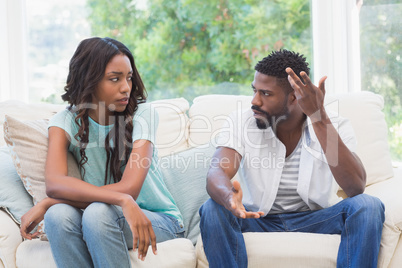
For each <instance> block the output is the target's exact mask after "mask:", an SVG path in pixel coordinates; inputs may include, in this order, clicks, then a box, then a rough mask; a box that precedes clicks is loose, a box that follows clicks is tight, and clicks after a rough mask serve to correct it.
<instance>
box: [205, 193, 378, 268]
mask: <svg viewBox="0 0 402 268" xmlns="http://www.w3.org/2000/svg"><path fill="white" fill-rule="evenodd" d="M200 216H201V222H200V229H201V236H202V240H203V244H204V251H205V254H206V256H207V259H208V262H209V267H211V268H215V267H219V268H222V267H230V268H234V267H247V253H246V246H245V243H244V239H243V235H242V233H244V232H304V233H319V234H340V235H341V243H340V245H339V251H338V258H337V267H342V268H344V267H353V268H357V267H359V268H360V267H364V268H368V267H377V259H378V252H379V249H380V241H381V233H382V227H383V222H384V205H383V204H382V203H381V201H380V200H379V199H378V198H376V197H372V196H369V195H365V194H361V195H357V196H354V197H351V198H346V199H344V200H342V201H341V202H339V203H337V204H336V205H334V206H332V207H329V208H325V209H321V210H315V211H307V212H295V213H286V214H276V215H267V216H266V217H263V218H259V219H239V218H237V217H235V216H234V215H233V214H232V213H231V212H230V211H229V210H227V209H226V208H224V207H223V206H221V205H219V204H218V203H216V202H215V201H213V200H212V199H209V200H208V201H206V202H205V203H204V205H202V207H201V208H200Z"/></svg>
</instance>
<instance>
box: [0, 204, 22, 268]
mask: <svg viewBox="0 0 402 268" xmlns="http://www.w3.org/2000/svg"><path fill="white" fill-rule="evenodd" d="M21 243H22V237H21V235H20V230H19V228H18V225H17V224H16V223H15V222H14V221H13V220H12V219H11V217H10V216H9V215H8V214H7V213H6V212H5V211H4V210H1V209H0V263H1V262H2V263H3V265H4V267H16V264H15V253H16V251H17V247H18V246H19V245H20V244H21Z"/></svg>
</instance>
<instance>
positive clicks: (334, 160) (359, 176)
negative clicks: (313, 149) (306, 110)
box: [312, 110, 366, 196]
mask: <svg viewBox="0 0 402 268" xmlns="http://www.w3.org/2000/svg"><path fill="white" fill-rule="evenodd" d="M312 121H313V128H314V132H315V134H316V136H317V138H318V140H319V142H320V144H321V147H322V149H323V151H324V154H325V157H326V159H327V162H328V165H329V167H330V169H331V172H332V174H333V176H334V178H335V180H336V181H337V183H338V184H339V185H340V186H341V187H342V189H343V190H344V191H345V193H346V194H347V195H348V196H354V195H356V194H360V193H362V192H363V191H364V186H365V181H366V174H365V171H364V167H363V165H362V164H361V162H360V160H359V159H358V158H357V157H356V156H355V155H354V154H353V153H352V152H351V151H350V150H349V149H348V148H347V146H346V145H345V144H344V142H343V141H342V139H341V138H340V136H339V134H338V132H337V131H336V129H335V127H334V126H333V125H332V123H331V121H330V120H329V118H328V116H327V114H326V112H325V110H324V111H321V113H320V120H314V119H313V118H312Z"/></svg>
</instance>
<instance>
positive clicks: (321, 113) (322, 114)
mask: <svg viewBox="0 0 402 268" xmlns="http://www.w3.org/2000/svg"><path fill="white" fill-rule="evenodd" d="M308 117H309V118H310V121H311V123H312V124H314V123H319V122H322V123H325V122H326V120H327V119H328V116H327V112H326V111H325V109H324V108H321V109H318V110H317V111H316V112H314V113H312V114H310V115H309V116H308Z"/></svg>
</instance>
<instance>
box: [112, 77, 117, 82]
mask: <svg viewBox="0 0 402 268" xmlns="http://www.w3.org/2000/svg"><path fill="white" fill-rule="evenodd" d="M118 80H119V78H117V77H116V78H111V79H110V81H112V82H117V81H118Z"/></svg>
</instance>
